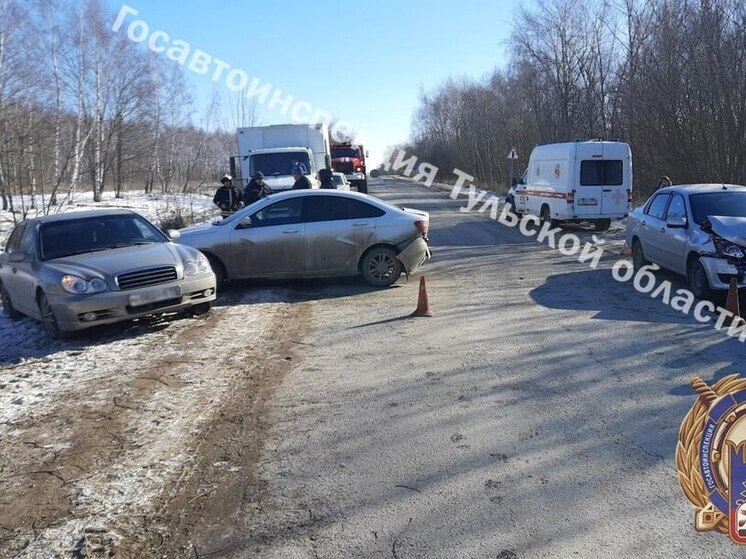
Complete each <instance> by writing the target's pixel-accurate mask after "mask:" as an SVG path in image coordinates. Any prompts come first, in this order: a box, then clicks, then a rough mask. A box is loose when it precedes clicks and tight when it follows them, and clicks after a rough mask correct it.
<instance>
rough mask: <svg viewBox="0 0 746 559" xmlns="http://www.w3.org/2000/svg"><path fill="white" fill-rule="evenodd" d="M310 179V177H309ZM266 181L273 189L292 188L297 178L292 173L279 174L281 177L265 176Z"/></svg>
mask: <svg viewBox="0 0 746 559" xmlns="http://www.w3.org/2000/svg"><path fill="white" fill-rule="evenodd" d="M309 180H310V177H309ZM264 182H266V183H267V184H268V185H269V187H270V188H271V189H272V190H273V191H277V190H290V189H291V188H293V185H294V184H295V179H294V178H293V177H292V175H288V176H279V177H265V178H264Z"/></svg>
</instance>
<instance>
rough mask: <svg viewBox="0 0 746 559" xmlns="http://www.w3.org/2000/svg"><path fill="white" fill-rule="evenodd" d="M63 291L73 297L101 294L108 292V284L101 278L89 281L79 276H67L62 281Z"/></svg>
mask: <svg viewBox="0 0 746 559" xmlns="http://www.w3.org/2000/svg"><path fill="white" fill-rule="evenodd" d="M60 285H61V286H62V289H64V290H65V291H67V292H68V293H72V294H73V295H83V294H84V293H101V292H102V291H106V290H107V286H106V282H105V281H104V280H102V279H101V278H93V279H92V280H90V281H88V280H85V279H83V278H81V277H79V276H73V275H66V276H62V279H61V280H60Z"/></svg>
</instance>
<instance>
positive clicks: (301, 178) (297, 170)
mask: <svg viewBox="0 0 746 559" xmlns="http://www.w3.org/2000/svg"><path fill="white" fill-rule="evenodd" d="M291 172H292V173H293V178H294V179H295V183H293V190H303V189H308V188H311V181H309V180H308V177H306V168H305V166H304V165H302V164H300V163H298V164H297V165H293V170H292V171H291Z"/></svg>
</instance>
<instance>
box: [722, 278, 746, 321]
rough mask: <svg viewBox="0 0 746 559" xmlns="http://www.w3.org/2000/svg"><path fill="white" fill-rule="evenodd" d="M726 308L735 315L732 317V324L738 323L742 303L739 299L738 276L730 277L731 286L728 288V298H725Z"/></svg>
mask: <svg viewBox="0 0 746 559" xmlns="http://www.w3.org/2000/svg"><path fill="white" fill-rule="evenodd" d="M725 310H726V311H728V312H729V313H731V314H732V315H733V318H732V319H730V323H731V324H738V323H739V322H740V321H742V320H743V319H742V318H741V303H740V301H739V300H738V282H737V281H736V278H730V288H729V289H728V298H727V299H726V300H725Z"/></svg>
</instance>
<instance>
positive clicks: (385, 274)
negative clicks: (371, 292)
mask: <svg viewBox="0 0 746 559" xmlns="http://www.w3.org/2000/svg"><path fill="white" fill-rule="evenodd" d="M402 268H403V266H402V263H401V262H400V261H399V259H398V258H396V251H395V250H394V249H392V248H389V247H376V248H374V249H371V250H369V251H368V252H367V253H365V256H363V259H362V261H361V264H360V269H361V271H362V272H363V278H365V281H367V282H368V283H369V284H370V285H372V286H374V287H388V286H390V285H393V284H394V283H396V281H397V280H398V279H399V276H401V274H402Z"/></svg>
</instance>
